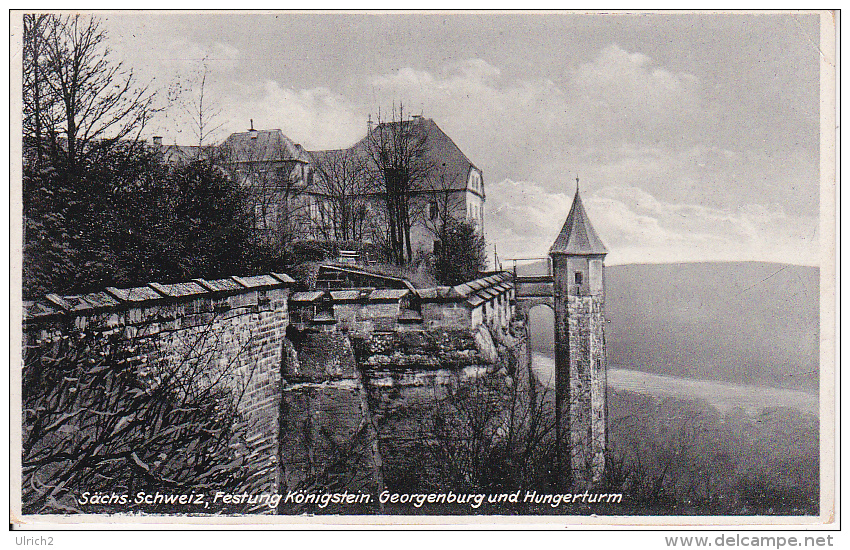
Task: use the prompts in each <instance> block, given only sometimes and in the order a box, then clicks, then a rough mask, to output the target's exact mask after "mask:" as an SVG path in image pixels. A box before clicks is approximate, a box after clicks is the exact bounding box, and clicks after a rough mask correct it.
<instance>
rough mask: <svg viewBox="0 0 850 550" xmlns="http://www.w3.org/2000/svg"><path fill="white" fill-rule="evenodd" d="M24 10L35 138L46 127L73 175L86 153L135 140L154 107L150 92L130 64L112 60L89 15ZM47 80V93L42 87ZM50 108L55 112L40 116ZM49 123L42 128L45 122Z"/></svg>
mask: <svg viewBox="0 0 850 550" xmlns="http://www.w3.org/2000/svg"><path fill="white" fill-rule="evenodd" d="M40 17H42V16H35V15H28V16H26V18H27V20H28V21H29V23H28V27H29V29H30V32H29V34H28V36H27V39H28V40H27V42H28V44H27V46H26V47H28V48H30V49H32V59H33V60H34V63H33V64H32V68H33V70H34V72H33V73H32V75H31V78H30V79H25V82H26V81H27V80H29V81H31V83H32V85H31V89H32V94H26V93H25V95H32V97H33V98H36V97H37V98H38V101H37V103H33V112H34V113H37V116H36V117H35V120H34V126H37V127H38V129H37V130H34V131H35V133H36V137H38V136H39V135H41V134H42V132H45V131H46V134H47V137H48V138H49V139H50V141H51V149H52V151H53V152H54V154H56V155H58V156H59V157H61V159H62V160H63V161H64V163H65V164H66V166H67V168H68V170H69V173H70V174H71V175H74V174H75V173H76V171H77V167H78V166H79V165H80V163H81V162H82V161H83V160H85V159H86V158H87V157H89V156H90V155H92V154H94V153H96V152H98V151H102V150H103V149H108V148H109V147H110V146H111V145H112V144H114V143H116V142H118V141H120V140H124V139H130V140H138V138H139V135H140V133H141V131H142V129H143V128H144V126H145V124H146V123H147V121H148V120H149V119H150V117H151V116H152V114H153V112H154V94H153V92H152V91H151V90H150V89H149V88H148V87H147V86H139V85H138V84H137V82H136V78H135V76H134V74H133V71H132V70H131V69H127V68H126V67H124V65H123V64H122V63H120V62H118V63H115V62H113V61H111V59H110V50H109V47H108V45H107V36H106V33H105V31H104V30H103V29H102V28H101V25H100V22H99V21H98V20H97V19H95V18H93V17H84V16H81V15H71V16H64V17H56V16H49V17H45V18H43V19H40ZM42 85H46V86H45V88H44V90H45V91H46V97H45V96H43V95H42V94H41V91H40V90H41V89H42V88H41V86H42ZM45 112H50V113H51V114H52V115H53V116H47V117H45V116H42V115H43V114H44V113H45ZM45 124H46V125H47V127H46V128H43V127H42V126H43V125H45Z"/></svg>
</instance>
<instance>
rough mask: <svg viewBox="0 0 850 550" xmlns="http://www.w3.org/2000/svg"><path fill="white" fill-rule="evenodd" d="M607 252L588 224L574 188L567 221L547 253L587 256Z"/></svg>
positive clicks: (585, 213)
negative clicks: (574, 193) (573, 196)
mask: <svg viewBox="0 0 850 550" xmlns="http://www.w3.org/2000/svg"><path fill="white" fill-rule="evenodd" d="M607 253H608V249H607V248H605V245H604V244H602V240H601V239H600V238H599V235H597V234H596V230H594V229H593V226H592V225H591V224H590V219H589V218H588V217H587V212H586V211H585V210H584V205H583V204H582V203H581V196H580V195H579V193H578V188H576V196H575V198H574V199H573V206H572V208H570V213H569V215H568V216H567V221H566V222H564V227H563V228H562V229H561V232H560V233H559V234H558V238H557V239H555V243H554V244H553V245H552V248H550V249H549V254H575V255H582V256H589V255H594V254H607Z"/></svg>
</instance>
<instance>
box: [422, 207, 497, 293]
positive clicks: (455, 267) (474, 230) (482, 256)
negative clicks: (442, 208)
mask: <svg viewBox="0 0 850 550" xmlns="http://www.w3.org/2000/svg"><path fill="white" fill-rule="evenodd" d="M437 236H438V238H439V246H438V247H437V250H436V251H435V254H434V256H435V258H434V275H435V276H436V278H437V280H438V281H439V282H440V284H443V285H450V286H451V285H458V284H461V283H464V282H466V281H471V280H473V279H476V278H477V277H478V274H479V273H480V272H481V271H484V269H486V267H487V245H486V243H485V241H484V236H483V235H482V234H481V232H480V231H479V230H478V227H477V226H476V225H475V224H474V223H473V222H471V221H469V220H458V219H454V218H450V219H448V220H447V221H446V223H444V224H443V225H441V226H440V230H439V232H438V233H437Z"/></svg>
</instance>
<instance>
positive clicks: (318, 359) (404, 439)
mask: <svg viewBox="0 0 850 550" xmlns="http://www.w3.org/2000/svg"><path fill="white" fill-rule="evenodd" d="M294 283H295V282H294V281H293V280H292V279H291V278H289V277H288V276H286V275H283V274H269V275H260V276H255V277H230V278H226V279H220V280H210V281H208V280H203V279H196V280H194V281H190V282H186V283H179V284H173V285H163V284H158V283H151V284H149V285H146V286H144V287H138V288H131V289H117V288H108V289H106V290H105V291H102V292H97V293H92V294H89V295H84V296H55V295H51V296H48V297H46V298H45V299H44V300H41V301H39V302H37V303H30V304H26V314H25V319H24V325H25V335H26V338H27V339H28V340H38V339H41V338H45V337H49V336H50V335H53V336H56V335H59V336H61V335H62V334H65V333H68V331H71V330H77V331H81V330H85V331H95V332H97V331H102V332H111V333H113V334H115V333H118V334H121V335H123V337H124V338H126V339H127V341H128V342H129V341H134V342H136V343H140V344H141V345H140V346H139V349H140V350H144V351H140V357H139V358H138V359H139V360H140V361H141V360H164V361H166V362H168V363H171V364H179V363H180V362H181V361H185V360H186V359H187V358H192V360H193V362H194V364H196V365H203V367H204V368H203V369H201V373H200V378H201V379H202V380H204V381H203V382H202V383H217V384H218V383H220V384H227V385H228V387H230V388H232V389H233V390H234V391H233V392H232V393H233V395H235V396H238V399H239V402H238V410H239V412H240V413H241V415H242V417H243V419H244V420H245V423H246V424H247V426H248V427H249V434H248V435H249V440H250V441H249V442H250V443H251V446H252V449H253V455H252V460H251V469H252V478H251V480H252V485H251V487H250V490H251V491H254V492H258V493H259V492H286V491H289V490H295V491H297V490H299V489H303V490H305V491H310V490H330V489H334V488H339V489H343V488H348V490H349V491H352V490H353V491H357V490H361V491H363V492H374V491H376V490H378V489H380V488H382V487H383V486H384V485H385V483H386V481H387V478H391V479H392V480H394V482H395V483H396V484H398V483H399V480H401V481H402V482H403V479H404V478H405V476H421V475H422V472H420V471H417V470H416V466H417V462H416V457H415V456H413V455H409V454H407V450H408V449H409V445H408V443H410V442H413V441H417V442H421V437H422V436H423V434H422V433H421V429H422V427H423V424H422V423H420V422H418V420H417V418H418V416H417V415H421V414H424V413H425V412H426V411H428V410H429V409H430V408H431V407H432V406H433V405H434V404H435V403H437V402H439V401H440V400H442V399H444V398H446V397H447V396H450V395H453V394H454V393H455V392H456V391H458V389H459V388H461V387H462V386H464V385H465V384H469V383H472V382H475V381H479V380H482V379H484V378H487V377H489V376H494V375H495V376H504V375H505V372H504V367H505V364H506V363H505V361H504V360H503V359H504V355H505V354H504V353H502V354H500V353H499V352H498V350H499V349H503V348H504V345H503V340H504V337H505V336H504V334H505V332H506V327H507V326H508V324H509V322H510V319H511V318H512V313H513V306H512V300H513V285H512V282H511V281H510V276H509V275H508V274H504V273H502V274H494V275H488V276H486V277H483V278H481V279H478V280H476V281H471V282H469V283H466V284H464V285H458V286H455V287H437V288H433V289H410V288H389V289H374V288H356V289H319V290H312V291H302V292H297V293H293V292H292V287H293V286H294ZM329 284H330V283H329ZM488 326H489V327H491V328H492V330H493V332H492V333H491V329H490V328H488ZM494 339H495V341H494ZM503 351H504V350H503ZM145 354H147V357H142V355H145ZM500 369H501V372H499V370H500ZM290 512H291V510H290ZM349 512H350V510H349Z"/></svg>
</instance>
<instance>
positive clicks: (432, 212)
mask: <svg viewBox="0 0 850 550" xmlns="http://www.w3.org/2000/svg"><path fill="white" fill-rule="evenodd" d="M439 215H440V207H439V206H438V205H437V199H431V204H429V205H428V217H429V218H431V219H432V220H436V219H437V217H438V216H439Z"/></svg>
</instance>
